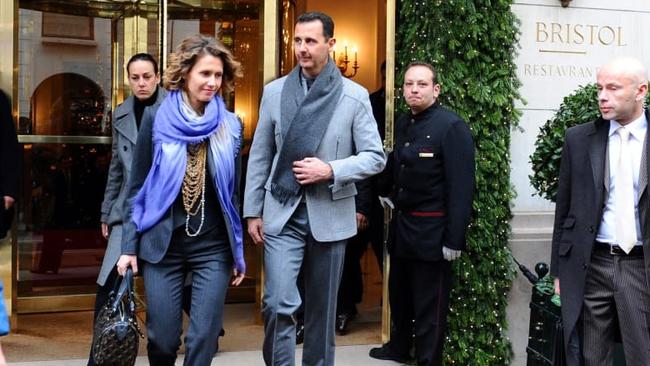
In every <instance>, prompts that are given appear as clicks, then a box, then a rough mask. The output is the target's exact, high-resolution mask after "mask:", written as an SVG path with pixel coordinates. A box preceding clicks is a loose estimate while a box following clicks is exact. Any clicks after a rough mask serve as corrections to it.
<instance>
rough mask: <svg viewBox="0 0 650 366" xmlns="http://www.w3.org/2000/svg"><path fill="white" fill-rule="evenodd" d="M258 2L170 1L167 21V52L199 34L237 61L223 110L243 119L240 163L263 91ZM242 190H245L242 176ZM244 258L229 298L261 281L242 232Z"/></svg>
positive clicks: (256, 255)
mask: <svg viewBox="0 0 650 366" xmlns="http://www.w3.org/2000/svg"><path fill="white" fill-rule="evenodd" d="M261 10H262V2H261V1H241V0H235V1H219V2H216V1H215V2H206V1H198V0H196V1H192V0H187V1H183V2H181V1H169V6H168V19H167V40H168V42H167V47H166V50H167V53H170V52H173V51H174V50H175V49H176V46H178V44H179V43H180V42H181V40H182V39H183V38H185V37H187V36H188V35H191V34H196V33H202V34H209V35H212V36H214V37H216V38H218V39H220V40H221V41H222V42H223V43H224V44H225V45H226V46H227V47H229V48H230V49H231V51H232V52H233V54H234V56H235V58H236V59H237V61H239V62H241V64H242V69H243V74H244V77H243V78H240V79H238V80H236V82H235V91H234V92H233V93H231V95H229V96H226V98H225V102H226V105H227V108H228V109H229V110H231V111H234V112H235V113H236V114H237V115H238V116H239V118H240V119H241V120H242V122H243V123H244V144H245V146H244V154H245V156H244V167H245V166H246V155H247V153H248V148H249V147H250V143H251V140H252V138H253V133H254V131H255V124H256V123H257V111H258V103H259V100H260V97H261V96H260V92H261V90H262V82H261V80H262V79H261V71H260V70H261V57H260V47H261V44H262V39H261V37H260V35H261V32H260V20H259V19H260V14H261ZM241 189H242V192H243V189H244V179H242V185H241ZM244 241H245V245H244V256H245V258H246V264H247V274H246V280H245V281H244V283H243V284H242V285H240V286H239V287H231V288H230V289H229V291H228V296H227V299H226V300H227V301H228V302H240V301H254V300H255V290H256V286H259V285H260V283H261V282H260V278H259V275H260V272H261V270H260V268H261V263H260V259H261V252H260V251H259V248H257V247H255V246H254V245H253V244H252V241H251V239H250V237H248V234H245V238H244Z"/></svg>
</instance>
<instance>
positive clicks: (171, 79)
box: [163, 34, 241, 93]
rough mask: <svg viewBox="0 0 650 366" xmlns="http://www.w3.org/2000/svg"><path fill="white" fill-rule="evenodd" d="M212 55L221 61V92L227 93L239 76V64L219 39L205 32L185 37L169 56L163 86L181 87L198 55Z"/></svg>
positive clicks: (175, 88)
mask: <svg viewBox="0 0 650 366" xmlns="http://www.w3.org/2000/svg"><path fill="white" fill-rule="evenodd" d="M204 55H212V56H214V57H218V58H220V59H221V62H223V82H222V84H221V91H222V93H229V92H231V91H232V90H233V88H234V86H235V78H236V77H241V64H240V63H239V62H238V61H235V58H234V57H233V55H232V52H230V50H229V49H228V48H227V47H226V46H225V45H224V44H223V43H221V42H220V41H218V40H217V39H215V38H214V37H212V36H209V35H205V34H195V35H192V36H189V37H186V38H185V39H183V40H182V41H181V43H180V44H179V45H178V47H176V51H175V52H174V53H172V54H171V55H170V56H169V64H168V66H167V69H166V70H165V75H164V76H163V86H164V87H165V89H168V90H178V89H182V88H183V86H184V84H185V77H186V76H187V74H189V72H190V70H192V67H194V65H195V64H196V61H197V60H198V59H199V57H200V56H204Z"/></svg>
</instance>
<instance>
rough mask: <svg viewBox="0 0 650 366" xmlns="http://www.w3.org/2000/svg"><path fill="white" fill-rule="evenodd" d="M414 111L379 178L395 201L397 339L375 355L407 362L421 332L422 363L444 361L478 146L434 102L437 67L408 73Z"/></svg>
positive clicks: (392, 281) (392, 284) (392, 285)
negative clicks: (455, 266) (456, 266)
mask: <svg viewBox="0 0 650 366" xmlns="http://www.w3.org/2000/svg"><path fill="white" fill-rule="evenodd" d="M403 90H404V99H405V100H406V104H407V105H408V106H409V108H410V113H409V114H405V115H402V116H401V117H400V118H399V119H398V120H397V122H396V124H395V148H394V150H393V152H392V153H391V155H390V156H389V158H388V165H387V167H386V170H385V171H384V173H383V175H382V177H381V184H380V191H379V192H380V194H381V195H382V196H385V197H382V198H381V199H382V201H383V202H385V203H387V204H389V205H393V202H394V214H393V221H392V223H391V238H390V239H391V244H390V246H389V252H390V254H391V256H390V260H391V261H390V278H389V284H388V286H389V291H390V306H391V318H392V326H393V327H392V332H391V340H390V341H389V342H388V343H386V344H384V345H383V346H382V347H380V348H373V349H372V350H370V357H373V358H377V359H383V360H394V361H397V362H406V361H408V360H409V359H410V358H411V357H410V354H409V351H410V350H411V346H412V345H413V336H412V335H413V334H415V339H414V341H415V358H416V360H417V364H418V365H420V366H422V365H431V366H433V365H436V366H439V365H442V344H443V340H444V335H445V328H446V324H447V320H446V318H447V312H448V309H449V294H450V290H451V283H452V277H451V276H452V271H451V261H453V260H455V259H457V258H458V257H460V254H461V251H462V250H464V249H465V233H466V231H467V226H468V224H469V221H470V215H471V211H472V198H473V194H474V144H473V142H472V134H471V132H470V130H469V128H468V126H467V124H466V123H465V122H464V121H463V120H462V119H461V118H460V117H459V116H458V115H457V114H455V113H453V112H451V111H449V110H447V109H445V108H443V107H441V106H440V105H439V104H438V103H436V99H437V97H438V95H439V94H440V85H439V84H438V83H437V82H436V72H435V69H434V68H433V66H432V65H430V64H427V63H424V62H412V63H411V64H409V65H408V66H407V68H406V74H405V76H404V86H403Z"/></svg>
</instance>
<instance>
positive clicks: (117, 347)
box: [92, 268, 143, 366]
mask: <svg viewBox="0 0 650 366" xmlns="http://www.w3.org/2000/svg"><path fill="white" fill-rule="evenodd" d="M119 278H120V277H118V280H117V281H116V283H115V286H114V288H113V291H111V293H110V295H109V300H108V301H107V303H106V305H104V307H103V308H102V309H101V310H100V312H99V314H98V315H97V320H96V322H95V328H94V334H93V344H92V350H93V358H94V359H95V363H96V364H97V365H101V366H133V365H134V364H135V358H136V357H137V355H138V343H139V340H140V338H141V337H142V338H143V335H142V332H141V331H140V327H139V326H138V320H137V318H136V316H135V296H134V295H133V272H132V271H131V269H130V268H129V269H128V270H127V272H126V274H125V275H124V277H122V278H121V280H119Z"/></svg>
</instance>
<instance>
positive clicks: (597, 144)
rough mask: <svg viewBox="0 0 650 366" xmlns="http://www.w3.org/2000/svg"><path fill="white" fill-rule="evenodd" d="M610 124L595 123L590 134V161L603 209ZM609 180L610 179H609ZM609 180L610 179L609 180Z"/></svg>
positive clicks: (599, 205)
mask: <svg viewBox="0 0 650 366" xmlns="http://www.w3.org/2000/svg"><path fill="white" fill-rule="evenodd" d="M608 132H609V122H608V121H604V120H598V121H596V122H595V123H594V130H593V131H591V132H590V133H589V135H590V136H589V138H590V140H589V160H590V162H591V171H592V173H593V179H594V189H595V193H596V200H597V202H598V205H597V206H596V207H601V206H602V204H603V202H602V200H603V189H604V188H605V180H606V179H605V161H606V160H605V159H606V158H607V156H606V151H607V137H608ZM608 178H609V177H608ZM607 180H609V179H607Z"/></svg>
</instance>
